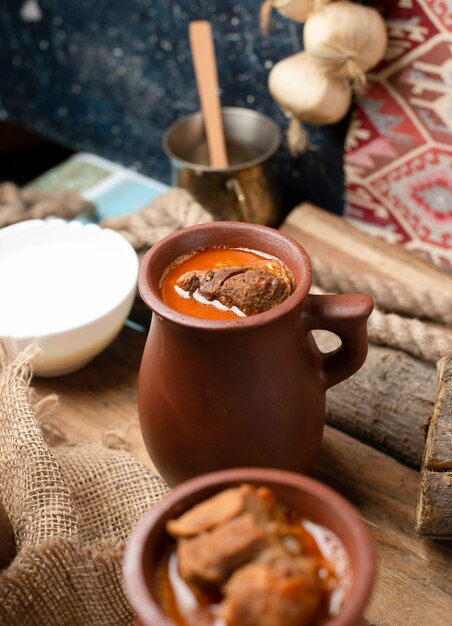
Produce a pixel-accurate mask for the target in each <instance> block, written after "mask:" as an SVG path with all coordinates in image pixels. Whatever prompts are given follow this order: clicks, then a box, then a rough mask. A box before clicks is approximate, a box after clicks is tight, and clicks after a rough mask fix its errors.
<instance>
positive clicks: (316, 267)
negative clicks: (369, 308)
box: [311, 256, 452, 326]
mask: <svg viewBox="0 0 452 626" xmlns="http://www.w3.org/2000/svg"><path fill="white" fill-rule="evenodd" d="M311 262H312V269H313V279H314V282H316V283H317V284H318V285H319V286H320V287H322V289H325V290H326V291H334V292H339V293H347V292H348V293H361V292H363V293H369V294H370V295H371V296H372V297H373V299H374V300H375V302H376V303H377V304H378V305H380V307H381V308H383V309H384V310H385V311H394V312H395V313H404V314H406V315H409V316H411V317H421V318H427V319H430V320H434V321H436V322H440V323H441V324H446V325H447V326H452V294H450V293H442V292H440V291H435V290H432V291H428V292H427V291H422V290H421V289H409V288H407V287H404V286H403V285H401V284H399V283H395V282H391V281H384V282H383V281H382V279H381V278H376V277H375V276H371V275H370V274H346V273H344V271H343V270H342V269H341V268H339V267H336V266H334V265H333V264H330V263H328V262H326V261H325V260H324V259H320V258H319V257H314V256H311Z"/></svg>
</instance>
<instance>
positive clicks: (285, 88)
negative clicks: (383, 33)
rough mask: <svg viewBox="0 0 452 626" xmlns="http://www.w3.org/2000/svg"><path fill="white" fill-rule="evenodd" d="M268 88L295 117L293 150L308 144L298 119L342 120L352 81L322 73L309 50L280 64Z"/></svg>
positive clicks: (316, 121) (317, 121) (291, 130)
mask: <svg viewBox="0 0 452 626" xmlns="http://www.w3.org/2000/svg"><path fill="white" fill-rule="evenodd" d="M268 87H269V90H270V93H271V95H272V97H273V98H274V100H275V101H276V102H277V104H278V105H279V106H280V107H281V109H282V110H283V111H284V113H285V114H286V115H287V116H288V117H290V118H292V122H291V124H290V126H289V134H288V141H289V148H290V150H291V152H292V153H297V152H300V151H301V150H303V149H304V148H305V147H306V136H305V134H304V133H303V132H302V131H301V129H300V127H299V124H298V123H296V121H298V122H306V123H308V124H319V125H323V124H333V123H334V122H338V121H339V120H340V119H342V118H343V117H344V115H345V114H346V113H347V111H348V109H349V107H350V103H351V97H352V93H351V88H350V85H349V83H348V81H347V80H345V79H343V78H329V77H328V76H325V75H324V74H322V73H321V72H320V71H319V68H318V67H317V65H316V64H315V63H314V62H313V61H312V59H311V57H310V55H309V54H308V53H307V52H298V53H297V54H294V55H293V56H290V57H287V58H286V59H283V60H282V61H279V63H276V65H274V67H273V68H272V70H271V72H270V74H269V77H268ZM297 133H298V134H297Z"/></svg>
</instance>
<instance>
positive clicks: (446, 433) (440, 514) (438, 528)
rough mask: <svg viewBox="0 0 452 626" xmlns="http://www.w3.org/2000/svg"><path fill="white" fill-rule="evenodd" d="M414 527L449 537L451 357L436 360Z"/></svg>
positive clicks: (451, 523)
mask: <svg viewBox="0 0 452 626" xmlns="http://www.w3.org/2000/svg"><path fill="white" fill-rule="evenodd" d="M416 530H417V531H418V533H420V534H421V535H426V536H430V537H434V538H437V539H439V538H445V537H447V538H452V357H445V358H443V359H441V360H440V361H439V362H438V393H437V397H436V401H435V406H434V408H433V414H432V419H431V422H430V427H429V431H428V436H427V442H426V446H425V452H424V458H423V463H422V469H421V478H420V484H419V492H418V502H417V510H416Z"/></svg>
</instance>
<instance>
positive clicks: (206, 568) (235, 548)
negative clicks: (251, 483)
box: [178, 513, 266, 587]
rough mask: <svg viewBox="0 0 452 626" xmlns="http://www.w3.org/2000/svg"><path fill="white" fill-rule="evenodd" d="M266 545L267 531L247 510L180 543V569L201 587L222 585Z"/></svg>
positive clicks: (181, 572) (185, 576) (188, 579)
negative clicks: (208, 530)
mask: <svg viewBox="0 0 452 626" xmlns="http://www.w3.org/2000/svg"><path fill="white" fill-rule="evenodd" d="M265 545H266V535H265V532H264V531H263V529H262V528H261V527H260V526H259V525H258V524H257V523H256V519H255V518H254V517H253V515H252V514H251V513H243V514H242V515H239V516H238V517H235V518H233V519H232V520H230V521H228V522H224V523H222V524H220V525H219V526H218V527H217V528H214V529H213V530H211V531H210V532H207V533H201V534H200V535H197V536H196V537H192V538H190V539H181V540H180V541H179V545H178V557H179V571H180V574H181V576H182V578H184V579H185V580H187V581H189V582H192V583H195V584H197V585H199V586H201V587H214V586H215V587H219V586H221V585H222V584H223V583H224V582H225V581H226V580H227V578H228V577H229V576H230V574H231V573H232V572H233V571H234V570H235V569H236V568H237V567H240V566H242V565H244V564H245V563H248V562H249V561H251V560H252V559H253V558H254V557H255V556H256V555H257V554H258V553H259V552H260V551H261V550H262V549H263V548H264V547H265Z"/></svg>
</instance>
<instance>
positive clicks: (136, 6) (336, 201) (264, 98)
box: [0, 0, 347, 213]
mask: <svg viewBox="0 0 452 626" xmlns="http://www.w3.org/2000/svg"><path fill="white" fill-rule="evenodd" d="M259 6H260V2H259V0H241V1H237V0H216V1H214V0H181V1H180V2H174V1H173V0H2V2H1V4H0V28H1V31H0V118H3V119H7V118H9V119H11V120H12V121H15V122H17V123H19V124H20V125H22V126H24V127H27V128H30V129H33V130H35V131H37V132H39V133H41V134H42V135H44V136H46V137H49V138H51V139H53V140H54V141H56V142H58V143H60V144H62V145H65V146H68V147H70V148H72V149H74V150H87V151H91V152H94V153H97V154H100V155H102V156H105V157H107V158H109V159H112V160H114V161H118V162H120V163H123V164H125V165H128V166H132V167H134V168H135V169H137V170H139V171H141V172H143V173H145V174H148V175H150V176H152V177H154V178H157V179H159V180H162V181H164V182H169V164H168V162H167V159H166V157H165V155H164V154H163V152H162V149H161V138H162V133H163V131H164V130H165V128H166V127H167V126H168V125H169V124H171V122H173V121H174V120H175V119H176V118H178V117H180V116H182V115H185V114H187V113H190V112H192V111H195V110H197V109H198V107H199V103H198V97H197V93H196V90H195V86H194V76H193V69H192V64H191V59H190V53H189V49H188V37H187V26H188V22H189V21H190V20H192V19H209V20H210V22H211V23H212V27H213V30H214V36H215V45H216V50H217V55H218V66H219V75H220V82H221V87H222V103H223V104H224V105H237V106H245V107H249V108H255V109H258V110H259V111H263V112H265V113H267V114H268V115H270V116H271V117H273V118H274V119H275V120H276V121H277V122H278V123H279V124H280V126H281V128H283V129H284V128H285V126H286V121H285V118H284V116H283V115H282V113H281V112H280V110H279V109H278V107H277V106H276V105H275V103H274V102H273V100H272V98H271V96H270V95H269V93H268V89H267V77H268V73H269V70H270V68H271V67H272V65H273V64H274V63H275V62H277V61H279V60H280V59H282V58H284V57H286V56H288V55H291V54H294V53H295V52H297V51H299V50H300V49H301V26H300V25H298V24H295V23H293V22H290V21H288V20H286V19H284V18H283V17H281V16H279V15H278V14H277V13H274V14H273V17H272V28H271V31H270V35H269V36H268V37H267V38H263V37H262V35H261V34H260V31H259V24H258V12H259ZM346 127H347V120H344V121H343V122H341V123H340V124H338V125H335V126H331V127H323V128H313V129H311V142H312V143H315V144H317V145H318V146H319V149H318V150H317V151H315V152H309V153H307V154H305V155H303V156H302V157H300V158H296V159H293V158H292V157H290V156H289V154H288V152H287V148H286V146H283V147H282V149H281V150H280V153H279V155H278V164H277V173H278V176H279V179H280V181H281V184H282V185H283V188H284V190H285V201H286V209H289V208H290V207H291V206H293V205H294V204H295V203H297V202H299V201H302V200H310V201H313V202H316V203H318V204H320V205H322V206H324V207H325V208H327V209H329V210H331V211H334V212H337V213H340V212H341V211H342V203H343V176H342V151H343V139H344V134H345V131H346Z"/></svg>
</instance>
